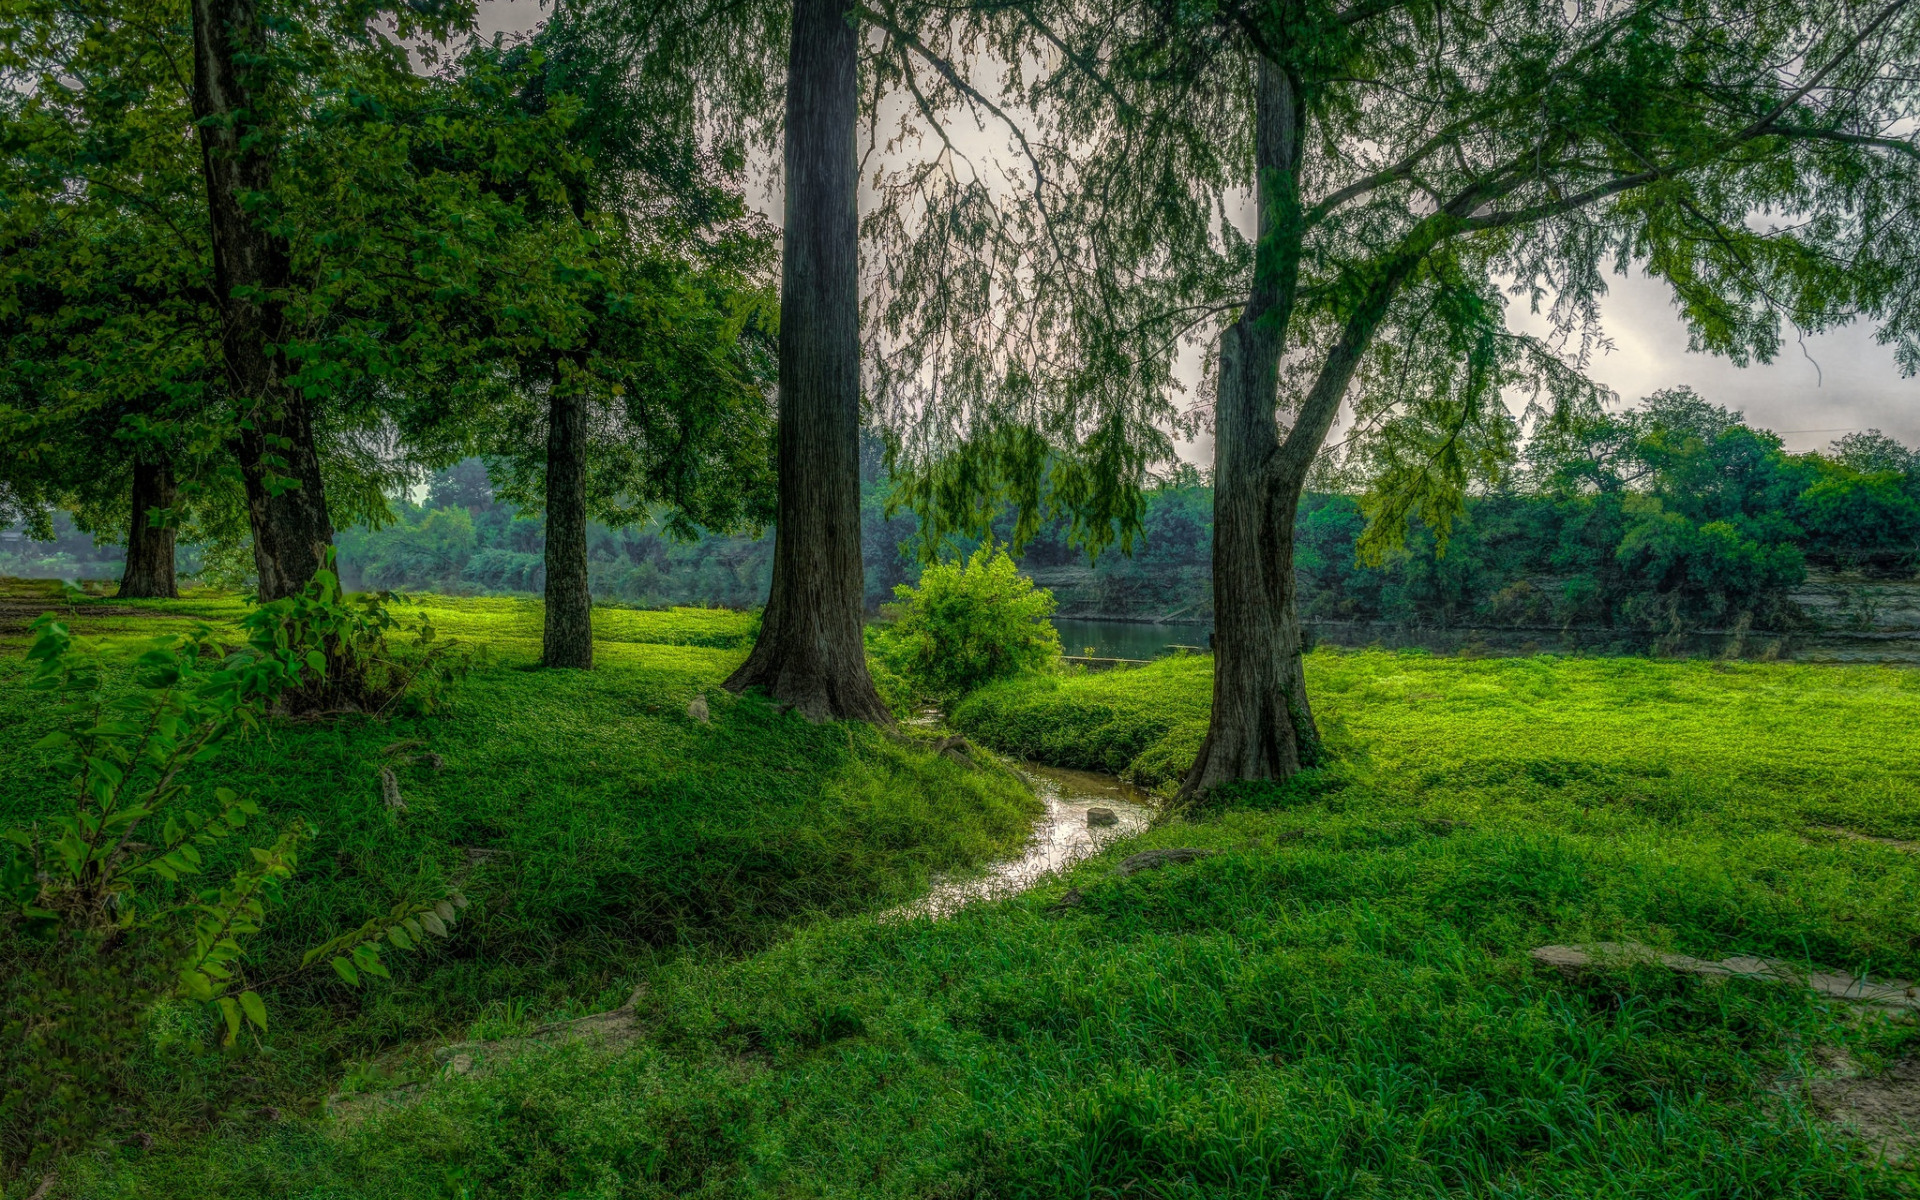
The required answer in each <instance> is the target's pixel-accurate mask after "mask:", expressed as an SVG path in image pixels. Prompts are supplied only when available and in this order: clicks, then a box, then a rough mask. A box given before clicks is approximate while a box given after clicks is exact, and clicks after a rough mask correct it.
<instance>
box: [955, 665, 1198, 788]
mask: <svg viewBox="0 0 1920 1200" xmlns="http://www.w3.org/2000/svg"><path fill="white" fill-rule="evenodd" d="M1212 694H1213V658H1212V656H1211V655H1177V656H1174V657H1170V658H1162V659H1158V660H1156V661H1154V662H1152V663H1150V664H1148V665H1147V666H1145V667H1141V668H1139V669H1138V670H1128V671H1106V672H1097V673H1096V672H1088V671H1086V670H1080V671H1077V672H1075V673H1072V674H1067V675H1027V676H1021V677H1019V678H1015V679H1010V680H1007V681H1005V682H1002V683H997V684H991V685H989V686H987V687H984V688H981V689H980V690H979V691H976V692H974V693H973V694H972V695H970V696H968V697H967V698H966V699H964V700H962V701H961V702H960V703H959V704H957V705H955V706H954V709H953V712H952V714H951V715H950V717H949V720H950V721H951V722H952V724H953V726H954V728H956V729H959V730H961V731H962V732H964V733H966V734H967V735H968V736H969V737H973V738H976V739H978V740H980V741H983V742H985V743H986V744H987V745H990V746H994V747H996V748H998V749H1000V750H1003V751H1005V752H1006V753H1008V754H1011V755H1013V756H1015V757H1016V758H1023V759H1030V760H1032V761H1035V762H1044V763H1051V764H1053V765H1054V766H1059V767H1073V768H1076V769H1078V770H1083V771H1109V772H1112V773H1113V774H1115V775H1120V776H1122V777H1124V778H1126V779H1129V780H1131V781H1133V782H1134V783H1137V784H1139V785H1141V786H1142V787H1146V788H1151V789H1154V790H1157V791H1162V792H1165V791H1170V790H1171V789H1172V788H1173V787H1174V786H1176V785H1178V784H1179V782H1180V777H1181V775H1182V774H1184V773H1185V771H1186V769H1187V768H1188V767H1190V766H1192V765H1193V758H1194V755H1195V754H1196V753H1197V752H1198V751H1199V749H1200V743H1201V741H1202V740H1203V739H1204V738H1205V737H1206V736H1207V714H1208V711H1209V709H1210V707H1211V697H1212Z"/></svg>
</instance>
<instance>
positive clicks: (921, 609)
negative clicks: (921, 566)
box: [874, 542, 1060, 703]
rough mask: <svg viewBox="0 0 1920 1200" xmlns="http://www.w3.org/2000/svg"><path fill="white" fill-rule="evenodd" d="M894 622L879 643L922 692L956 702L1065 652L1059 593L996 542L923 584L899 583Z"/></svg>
mask: <svg viewBox="0 0 1920 1200" xmlns="http://www.w3.org/2000/svg"><path fill="white" fill-rule="evenodd" d="M894 595H895V596H897V597H898V598H899V603H897V604H891V605H888V606H887V607H888V612H889V614H890V615H891V616H892V617H893V618H894V620H893V624H892V626H891V627H889V628H886V629H882V630H879V631H878V632H877V633H876V635H875V638H874V647H875V649H876V650H877V651H878V653H879V656H880V658H881V660H882V661H883V662H884V663H885V664H886V666H887V667H888V668H889V669H890V670H891V671H892V672H893V673H894V674H895V675H898V676H899V677H900V678H901V679H903V680H905V681H906V683H907V684H908V685H909V686H910V687H911V688H912V689H913V690H914V691H916V692H917V693H919V694H920V695H922V696H924V697H926V698H927V699H930V700H934V701H937V702H940V703H951V702H952V701H954V700H957V699H959V698H960V697H961V696H964V695H966V694H967V693H968V692H970V691H973V690H974V689H975V688H977V687H980V686H982V685H983V684H988V683H992V682H994V681H995V680H999V679H1009V678H1011V677H1013V676H1015V675H1019V674H1021V673H1023V672H1027V671H1039V670H1046V669H1048V668H1051V667H1052V666H1054V665H1055V664H1056V663H1058V662H1059V659H1060V634H1059V632H1058V631H1057V630H1055V629H1054V627H1053V623H1052V622H1051V621H1050V620H1049V619H1048V618H1050V617H1051V616H1053V609H1054V601H1053V593H1052V592H1049V591H1047V590H1046V589H1045V588H1036V587H1034V586H1033V580H1031V579H1029V578H1027V577H1026V576H1024V575H1022V574H1020V572H1019V570H1018V569H1017V568H1015V566H1014V565H1013V559H1011V558H1009V557H1008V556H1007V552H1006V551H1005V550H1004V549H1002V548H1000V547H998V546H996V545H994V544H992V543H991V542H989V543H987V544H986V545H983V546H981V547H980V548H979V549H978V550H976V551H974V552H973V555H972V556H971V557H969V558H968V559H966V560H965V561H964V562H958V563H937V564H935V565H933V566H930V567H928V568H927V569H926V571H925V572H924V573H923V574H922V575H921V576H920V585H919V586H918V587H914V586H912V585H909V584H901V585H900V586H899V587H896V588H895V589H894Z"/></svg>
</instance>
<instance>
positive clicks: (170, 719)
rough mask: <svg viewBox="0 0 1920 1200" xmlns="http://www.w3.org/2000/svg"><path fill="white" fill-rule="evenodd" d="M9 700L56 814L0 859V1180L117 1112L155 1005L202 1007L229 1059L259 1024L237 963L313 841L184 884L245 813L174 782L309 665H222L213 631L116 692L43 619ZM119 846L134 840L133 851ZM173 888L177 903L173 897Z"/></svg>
mask: <svg viewBox="0 0 1920 1200" xmlns="http://www.w3.org/2000/svg"><path fill="white" fill-rule="evenodd" d="M32 635H33V644H32V646H31V648H30V649H29V650H28V652H27V659H28V661H29V662H30V663H32V664H33V674H32V677H31V678H30V679H29V680H28V682H27V683H26V685H25V689H26V690H27V691H28V692H30V693H32V694H33V695H34V696H36V697H37V698H40V701H41V703H42V704H50V705H51V707H52V711H53V713H54V715H55V716H56V717H57V718H58V719H59V721H60V724H61V725H62V726H64V728H61V729H58V730H56V731H54V732H53V733H50V734H48V735H47V736H46V737H45V738H43V739H42V740H41V741H40V742H39V743H38V747H37V748H38V749H42V750H47V751H52V752H54V753H55V755H56V757H55V759H54V770H55V771H57V772H58V773H60V774H61V775H62V776H64V777H66V778H67V779H68V781H69V782H68V783H67V785H66V787H65V788H64V789H63V792H62V799H61V801H60V802H59V804H58V805H57V806H56V807H54V808H52V809H51V810H50V811H48V812H45V813H43V814H42V815H41V816H40V817H39V818H38V819H37V820H34V821H32V822H31V823H28V824H24V825H13V826H10V827H8V828H7V829H6V831H5V841H4V843H0V903H4V905H5V912H4V913H3V914H0V954H4V956H5V957H6V959H7V960H8V961H9V962H10V963H12V964H14V965H15V966H16V967H17V968H18V970H17V972H16V971H9V972H7V975H6V982H5V985H4V993H0V1021H4V1031H3V1035H0V1066H4V1068H5V1071H4V1075H5V1078H6V1081H7V1082H6V1087H5V1091H4V1093H3V1094H0V1116H4V1118H5V1120H4V1121H0V1128H4V1129H5V1130H6V1134H5V1136H4V1140H0V1156H3V1157H4V1167H5V1170H6V1172H7V1173H9V1174H11V1173H14V1172H17V1171H19V1170H22V1169H24V1168H26V1167H28V1166H31V1165H34V1164H37V1163H41V1162H44V1161H47V1160H48V1159H49V1158H51V1157H52V1156H56V1155H58V1154H59V1153H61V1152H62V1151H65V1150H69V1149H72V1148H74V1147H75V1146H78V1145H80V1144H83V1143H84V1142H85V1141H87V1140H88V1139H89V1138H90V1137H92V1136H93V1135H94V1134H95V1133H96V1132H97V1131H98V1130H99V1128H100V1127H101V1123H102V1121H103V1119H104V1117H105V1114H106V1113H107V1112H108V1110H109V1109H110V1108H111V1107H112V1106H113V1105H114V1104H115V1103H116V1102H117V1101H118V1100H119V1099H120V1098H121V1097H122V1096H123V1094H124V1089H123V1087H122V1084H121V1082H120V1080H119V1079H118V1077H117V1075H118V1070H119V1068H120V1066H121V1064H122V1061H123V1060H124V1059H125V1058H126V1057H127V1056H128V1054H129V1053H130V1043H131V1041H132V1039H133V1038H135V1036H136V1035H137V1034H138V1031H139V1017H140V1014H141V1013H142V1012H143V1011H144V1010H145V1009H146V1008H147V1007H148V1006H149V1005H151V1004H152V1003H153V1002H154V1001H155V1000H157V999H159V998H162V997H165V996H170V995H172V996H179V997H181V998H183V999H187V1000H192V1001H197V1002H200V1003H202V1004H205V1005H207V1006H209V1007H211V1008H213V1009H215V1010H217V1011H218V1012H219V1013H220V1014H221V1016H222V1018H223V1019H224V1021H225V1024H226V1028H227V1039H226V1040H227V1042H228V1044H231V1043H232V1042H233V1040H234V1039H235V1037H237V1036H238V1034H239V1032H240V1027H241V1022H242V1019H243V1018H244V1019H245V1020H246V1021H247V1022H249V1023H251V1024H253V1025H254V1026H255V1027H256V1028H258V1029H261V1030H264V1029H265V1028H266V1025H267V1016H266V1008H265V1006H264V1004H263V1003H262V1001H261V999H260V996H259V995H258V993H257V992H255V991H254V990H252V989H250V988H247V987H245V986H244V985H243V980H244V978H245V976H244V972H243V970H242V966H241V956H242V954H243V953H244V952H245V948H246V944H247V943H248V942H250V941H252V940H253V939H254V938H255V937H256V936H257V935H258V934H259V933H260V930H261V927H262V925H263V923H264V921H265V919H266V913H267V909H268V908H269V907H272V906H276V905H278V904H280V903H281V901H282V897H281V885H282V883H283V882H284V881H285V880H286V879H287V878H288V877H289V876H291V875H292V874H293V869H294V866H295V862H296V855H297V852H298V851H299V849H300V847H301V845H302V844H303V843H305V842H306V841H308V840H309V839H310V838H311V837H312V836H313V833H314V830H313V829H312V828H311V827H310V826H309V825H308V824H307V823H306V822H305V821H303V820H298V819H296V820H294V821H292V822H291V823H289V824H288V825H287V826H286V827H285V829H284V830H283V831H282V832H281V833H280V834H279V836H278V837H277V838H275V839H274V840H273V841H272V842H271V843H270V844H267V845H264V846H254V847H250V848H249V857H248V859H246V860H243V861H242V863H241V865H240V866H239V868H238V869H236V870H235V871H234V872H233V875H232V878H231V880H230V881H229V882H228V883H226V884H224V885H219V886H215V887H212V888H208V889H204V890H196V889H195V888H194V887H193V886H192V883H191V879H192V877H194V876H199V875H202V874H204V873H206V872H207V871H209V870H211V869H213V864H214V862H215V861H217V860H219V859H221V858H222V857H226V858H231V857H232V855H231V854H230V853H224V852H225V851H226V848H227V843H229V842H230V841H233V840H236V839H238V838H240V837H241V836H242V834H241V831H242V830H244V829H245V828H246V827H247V825H248V823H249V821H250V820H253V819H256V818H259V817H260V815H261V810H260V808H259V806H258V805H257V804H256V803H255V802H254V801H252V800H250V799H246V798H244V797H242V796H240V795H239V794H238V793H236V792H235V791H233V790H232V789H230V788H225V787H219V788H214V789H213V790H212V793H211V795H206V796H201V797H196V795H195V793H194V790H193V788H192V787H191V785H190V784H189V783H188V782H187V781H186V779H185V778H184V776H185V775H186V774H187V773H188V772H189V771H190V770H191V769H192V768H194V767H196V766H198V765H200V764H204V763H206V762H208V761H210V760H212V759H213V758H215V757H216V756H217V755H219V754H220V753H221V751H222V750H223V749H225V748H226V746H227V744H228V743H229V742H231V741H232V740H234V739H235V738H237V737H240V736H242V735H244V734H245V733H247V732H249V731H251V730H253V729H255V728H257V727H258V725H259V723H260V720H261V717H262V715H263V712H264V710H265V708H266V707H267V706H268V705H269V704H271V703H272V701H273V700H274V699H275V698H276V697H277V696H278V695H279V694H280V693H281V692H282V691H283V690H285V689H286V688H287V687H290V686H297V685H298V684H299V682H300V681H301V679H302V677H303V676H307V675H310V674H312V673H314V671H315V669H316V668H315V667H314V666H313V665H312V664H310V663H308V662H307V661H305V660H304V659H303V658H301V657H299V656H297V655H295V656H285V657H279V658H265V657H261V656H257V655H253V654H250V653H241V654H238V655H235V656H233V657H231V658H224V657H223V655H222V652H221V651H220V649H219V647H218V646H217V645H216V644H215V643H214V641H213V640H212V631H211V630H210V629H208V628H207V627H205V626H199V627H196V628H195V629H194V630H192V631H191V632H190V633H188V634H186V635H185V636H177V637H162V638H157V639H153V640H152V641H150V642H149V643H147V644H146V645H145V647H144V648H142V649H140V651H139V654H138V657H137V659H136V660H135V662H134V666H133V675H132V685H133V686H132V688H131V689H130V690H127V691H123V692H117V693H116V692H114V691H110V690H108V689H107V688H105V687H104V685H103V680H102V671H101V665H100V661H99V651H98V650H97V649H95V648H92V647H88V646H85V645H83V644H80V643H78V642H76V640H75V639H74V638H73V636H72V635H71V634H70V633H69V632H68V629H67V627H66V626H65V625H63V624H61V623H60V622H58V621H56V620H54V619H53V618H52V617H51V616H44V617H41V618H40V619H39V620H37V621H36V622H35V623H34V625H33V630H32ZM136 835H137V836H136ZM176 885H178V886H176Z"/></svg>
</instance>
